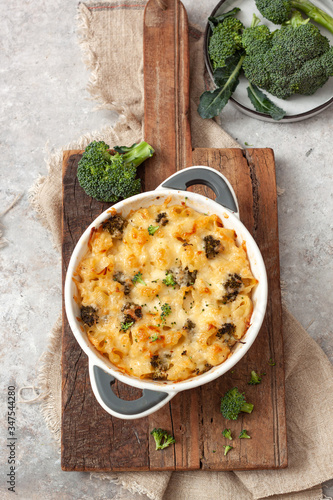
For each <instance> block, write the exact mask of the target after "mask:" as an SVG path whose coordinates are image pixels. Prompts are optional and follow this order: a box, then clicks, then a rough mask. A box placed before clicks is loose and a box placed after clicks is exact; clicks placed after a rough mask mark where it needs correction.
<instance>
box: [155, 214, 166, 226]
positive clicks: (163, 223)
mask: <svg viewBox="0 0 333 500" xmlns="http://www.w3.org/2000/svg"><path fill="white" fill-rule="evenodd" d="M156 222H157V224H160V225H161V226H166V225H167V223H168V222H169V219H168V214H167V213H166V212H161V213H159V214H158V216H157V217H156Z"/></svg>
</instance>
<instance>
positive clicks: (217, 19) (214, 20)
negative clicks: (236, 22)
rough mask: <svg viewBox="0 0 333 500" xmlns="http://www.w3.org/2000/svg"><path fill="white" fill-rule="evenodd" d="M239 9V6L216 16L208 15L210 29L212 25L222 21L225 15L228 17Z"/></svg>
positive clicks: (212, 27)
mask: <svg viewBox="0 0 333 500" xmlns="http://www.w3.org/2000/svg"><path fill="white" fill-rule="evenodd" d="M239 11H240V8H239V7H235V8H234V9H232V10H229V11H228V12H225V13H224V14H221V15H220V16H217V17H213V16H211V17H209V18H208V22H209V26H210V27H211V29H214V27H215V26H216V25H217V24H219V23H221V22H222V21H224V19H225V18H226V17H230V16H234V15H236V14H237V12H239Z"/></svg>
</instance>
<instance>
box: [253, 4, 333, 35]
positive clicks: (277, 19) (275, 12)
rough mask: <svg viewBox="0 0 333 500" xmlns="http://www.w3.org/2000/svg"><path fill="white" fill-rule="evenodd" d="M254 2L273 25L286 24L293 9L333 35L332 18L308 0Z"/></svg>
mask: <svg viewBox="0 0 333 500" xmlns="http://www.w3.org/2000/svg"><path fill="white" fill-rule="evenodd" d="M255 2H256V6H257V9H258V10H259V12H260V13H261V14H262V15H263V16H264V17H266V19H268V20H269V21H271V22H272V23H274V24H283V23H285V22H288V21H289V18H290V16H291V15H292V12H293V9H296V10H297V11H301V12H304V14H306V16H307V17H309V18H310V19H312V20H313V21H315V22H316V23H318V24H320V25H321V26H323V27H324V28H326V29H328V30H329V31H330V32H331V33H333V18H332V17H331V16H330V15H329V14H327V12H324V11H323V10H322V9H320V8H319V7H317V6H316V5H314V4H313V3H312V2H310V1H309V0H255Z"/></svg>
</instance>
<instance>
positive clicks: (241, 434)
mask: <svg viewBox="0 0 333 500" xmlns="http://www.w3.org/2000/svg"><path fill="white" fill-rule="evenodd" d="M238 437H239V439H251V436H249V435H248V433H247V430H246V429H243V430H242V432H241V433H240V435H239V436H238Z"/></svg>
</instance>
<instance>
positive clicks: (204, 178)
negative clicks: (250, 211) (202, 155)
mask: <svg viewBox="0 0 333 500" xmlns="http://www.w3.org/2000/svg"><path fill="white" fill-rule="evenodd" d="M195 184H204V185H205V186H208V187H210V188H211V189H212V190H213V191H214V193H215V194H216V199H215V201H216V203H219V205H222V206H223V207H225V208H228V209H229V210H231V211H232V212H234V213H235V215H236V216H237V217H239V208H238V201H237V198H236V195H235V192H234V190H233V188H232V186H231V184H230V182H229V181H228V179H227V178H226V177H225V176H224V175H222V174H221V173H220V172H218V171H217V170H214V169H213V168H210V167H205V166H196V167H189V168H184V170H179V171H178V172H176V173H175V174H173V175H171V176H170V177H168V179H166V180H165V181H164V182H163V183H162V184H161V185H160V186H159V188H167V189H179V190H181V191H186V189H187V188H189V187H190V186H194V185H195ZM157 189H158V188H157Z"/></svg>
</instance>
